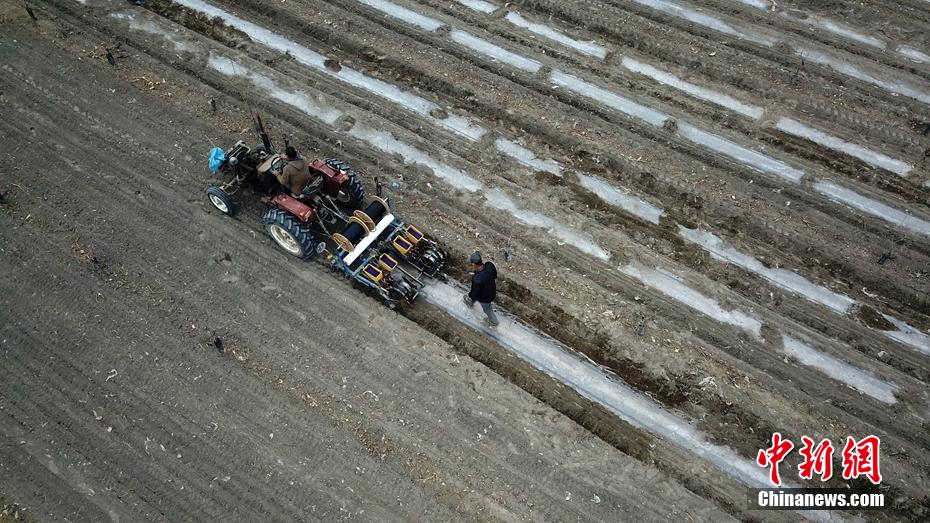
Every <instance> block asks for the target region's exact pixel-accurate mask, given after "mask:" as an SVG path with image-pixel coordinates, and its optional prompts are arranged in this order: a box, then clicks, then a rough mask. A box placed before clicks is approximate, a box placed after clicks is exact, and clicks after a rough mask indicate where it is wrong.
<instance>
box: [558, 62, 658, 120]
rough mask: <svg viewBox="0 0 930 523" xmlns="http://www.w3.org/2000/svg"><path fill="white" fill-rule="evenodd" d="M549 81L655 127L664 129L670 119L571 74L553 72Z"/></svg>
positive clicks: (650, 108)
mask: <svg viewBox="0 0 930 523" xmlns="http://www.w3.org/2000/svg"><path fill="white" fill-rule="evenodd" d="M549 81H550V82H552V83H553V84H554V85H558V86H560V87H565V88H566V89H568V90H569V91H573V92H575V93H578V94H580V95H581V96H584V97H585V98H590V99H591V100H594V101H595V102H599V103H602V104H604V105H606V106H607V107H610V108H611V109H614V110H616V111H620V112H621V113H623V114H625V115H627V116H631V117H633V118H636V119H637V120H642V121H644V122H646V123H648V124H649V125H652V126H654V127H662V125H663V124H664V123H665V121H666V120H668V119H669V116H668V115H667V114H665V113H663V112H661V111H657V110H655V109H653V108H652V107H649V106H647V105H643V104H641V103H639V102H635V101H633V100H631V99H629V98H626V97H625V96H620V95H619V94H616V93H613V92H611V91H608V90H607V89H604V88H601V87H598V86H596V85H594V84H592V83H590V82H586V81H584V80H581V79H580V78H577V77H575V76H572V75H570V74H567V73H563V72H562V71H559V70H558V69H556V70H554V71H552V73H551V74H550V75H549Z"/></svg>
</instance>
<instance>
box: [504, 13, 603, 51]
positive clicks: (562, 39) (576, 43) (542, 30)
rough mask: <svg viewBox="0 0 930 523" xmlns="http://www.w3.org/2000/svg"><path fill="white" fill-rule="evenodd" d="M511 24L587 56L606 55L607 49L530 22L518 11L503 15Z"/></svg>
mask: <svg viewBox="0 0 930 523" xmlns="http://www.w3.org/2000/svg"><path fill="white" fill-rule="evenodd" d="M504 18H505V19H506V20H507V21H508V22H510V23H511V24H513V25H515V26H517V27H522V28H523V29H526V30H527V31H529V32H531V33H535V34H537V35H539V36H542V37H543V38H548V39H549V40H552V41H554V42H558V43H560V44H562V45H564V46H565V47H569V48H571V49H574V50H575V51H578V52H579V53H581V54H585V55H588V56H593V57H595V58H598V59H601V60H603V59H604V58H605V57H606V56H607V49H605V48H604V47H602V46H600V45H597V44H596V43H594V42H583V41H581V40H576V39H574V38H572V37H570V36H566V35H564V34H562V33H560V32H558V31H556V30H555V29H552V28H551V27H549V26H547V25H543V24H537V23H536V22H531V21H529V20H527V19H526V18H523V16H522V15H520V13H517V12H513V11H511V12H509V13H507V16H505V17H504Z"/></svg>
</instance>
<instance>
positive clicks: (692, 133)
mask: <svg viewBox="0 0 930 523" xmlns="http://www.w3.org/2000/svg"><path fill="white" fill-rule="evenodd" d="M678 136H681V137H682V138H684V139H686V140H688V141H691V142H694V143H696V144H699V145H703V146H704V147H707V148H708V149H711V150H713V151H716V152H718V153H720V154H722V155H724V156H729V157H730V158H732V159H734V160H736V161H737V162H739V163H741V164H743V165H745V166H746V167H748V168H750V169H753V170H755V171H759V172H764V173H769V174H774V175H776V176H778V177H780V178H782V179H784V180H787V181H789V182H793V183H798V182H800V181H801V178H802V177H804V171H802V170H800V169H796V168H794V167H792V166H790V165H788V164H787V163H785V162H783V161H781V160H776V159H774V158H772V157H771V156H767V155H765V154H762V153H760V152H758V151H753V150H752V149H749V148H748V147H743V146H742V145H739V144H737V143H735V142H731V141H730V140H727V139H726V138H724V137H722V136H719V135H717V134H714V133H711V132H708V131H705V130H704V129H701V128H698V127H695V126H693V125H691V124H689V123H687V122H678Z"/></svg>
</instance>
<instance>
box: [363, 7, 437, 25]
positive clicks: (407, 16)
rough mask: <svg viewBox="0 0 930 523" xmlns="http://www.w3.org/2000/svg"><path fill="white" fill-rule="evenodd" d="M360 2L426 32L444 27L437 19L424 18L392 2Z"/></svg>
mask: <svg viewBox="0 0 930 523" xmlns="http://www.w3.org/2000/svg"><path fill="white" fill-rule="evenodd" d="M358 1H359V2H361V3H363V4H365V5H367V6H370V7H373V8H375V9H377V10H378V11H381V12H382V13H384V14H386V15H388V16H391V17H394V18H396V19H398V20H400V21H402V22H405V23H408V24H411V25H415V26H417V27H419V28H420V29H423V30H424V31H435V30H437V29H439V28H440V27H442V26H443V23H442V22H440V21H439V20H436V19H435V18H430V17H428V16H423V15H421V14H420V13H417V12H416V11H411V10H410V9H407V8H406V7H402V6H399V5H397V4H394V3H391V2H385V1H384V0H358Z"/></svg>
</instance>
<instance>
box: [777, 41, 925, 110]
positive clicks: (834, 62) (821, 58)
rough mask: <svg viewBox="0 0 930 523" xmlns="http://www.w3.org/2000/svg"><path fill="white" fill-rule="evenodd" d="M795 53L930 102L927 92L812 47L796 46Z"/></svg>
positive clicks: (890, 90) (858, 78)
mask: <svg viewBox="0 0 930 523" xmlns="http://www.w3.org/2000/svg"><path fill="white" fill-rule="evenodd" d="M795 53H796V54H797V55H798V56H800V57H801V58H804V59H805V60H808V61H811V62H814V63H818V64H820V65H825V66H827V67H829V68H831V69H833V70H834V71H836V72H838V73H842V74H844V75H846V76H849V77H852V78H855V79H857V80H861V81H863V82H866V83H870V84H872V85H876V86H878V87H881V88H882V89H885V90H887V91H889V92H892V93H896V94H900V95H904V96H907V97H909V98H913V99H915V100H917V101H919V102H923V103H925V104H930V94H927V93H925V92H923V91H921V90H920V89H918V88H916V87H914V86H912V85H909V84H906V83H904V82H901V81H892V80H883V79H881V78H876V77H875V75H874V74H872V73H868V72H866V71H864V70H862V69H861V68H860V67H857V66H855V65H853V64H851V63H849V62H846V61H843V60H839V59H837V58H834V57H832V56H829V55H827V54H826V53H822V52H820V51H816V50H814V49H810V48H806V47H797V48H795Z"/></svg>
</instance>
